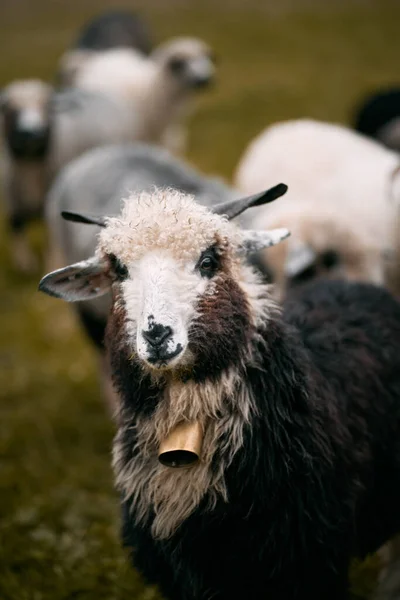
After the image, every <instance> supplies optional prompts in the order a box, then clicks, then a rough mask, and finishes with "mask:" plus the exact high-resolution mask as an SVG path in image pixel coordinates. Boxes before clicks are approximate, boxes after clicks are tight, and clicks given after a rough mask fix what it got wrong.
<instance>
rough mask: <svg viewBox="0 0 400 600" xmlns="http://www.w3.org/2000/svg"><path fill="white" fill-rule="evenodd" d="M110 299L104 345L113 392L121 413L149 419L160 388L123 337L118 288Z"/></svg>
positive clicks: (123, 328) (124, 314) (125, 336)
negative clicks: (128, 412)
mask: <svg viewBox="0 0 400 600" xmlns="http://www.w3.org/2000/svg"><path fill="white" fill-rule="evenodd" d="M112 297H113V303H112V308H111V312H110V316H109V319H108V322H107V327H106V334H105V342H106V352H107V357H108V360H109V363H110V365H111V369H110V370H111V373H112V381H113V385H114V389H115V390H116V392H117V393H118V396H119V399H120V400H121V401H122V404H123V406H124V408H125V409H128V410H130V411H131V412H132V413H134V414H138V413H141V414H142V415H144V416H150V415H151V414H152V413H153V412H154V410H155V408H156V406H157V404H158V401H159V392H160V390H162V388H163V386H162V385H160V384H158V385H157V386H156V385H155V383H154V381H153V380H152V379H151V377H150V375H149V374H147V373H145V372H144V371H143V369H142V367H141V365H140V364H139V362H138V361H137V360H136V358H135V353H134V349H133V348H132V346H131V344H130V343H129V340H128V337H127V332H126V312H125V306H124V302H123V298H122V295H121V293H120V289H119V286H118V285H113V287H112Z"/></svg>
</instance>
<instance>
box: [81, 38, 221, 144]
mask: <svg viewBox="0 0 400 600" xmlns="http://www.w3.org/2000/svg"><path fill="white" fill-rule="evenodd" d="M214 74H215V65H214V62H213V56H212V52H211V49H210V48H209V47H208V46H207V44H205V43H204V42H203V41H201V40H198V39H195V38H175V39H172V40H170V41H168V42H165V43H164V44H162V45H160V46H159V47H158V48H156V49H155V50H154V52H153V53H152V54H151V55H150V57H148V58H147V57H144V56H143V55H141V54H139V53H138V52H135V51H134V50H131V49H128V48H117V49H114V50H109V51H108V52H102V53H99V54H98V55H96V56H94V57H93V59H92V60H90V61H88V62H87V63H85V64H84V65H83V66H82V68H80V69H79V71H78V72H77V75H76V78H75V85H76V86H77V87H78V88H80V89H85V90H89V91H92V92H93V91H95V92H102V93H105V94H107V95H109V96H110V97H112V98H114V99H116V100H118V101H119V102H120V101H122V100H123V101H124V102H125V103H126V104H127V105H128V106H129V107H131V109H132V110H133V111H135V112H136V113H137V114H138V115H139V123H138V127H139V128H138V133H137V139H138V140H142V141H147V142H154V143H157V144H161V145H164V146H166V147H167V148H169V149H170V150H172V151H174V152H183V150H184V148H185V143H186V133H185V131H184V129H183V122H184V120H185V118H186V117H187V114H188V112H189V110H190V107H191V103H192V101H193V96H194V94H195V92H196V91H197V90H198V89H199V88H203V87H205V86H207V85H208V84H209V83H210V82H211V80H212V79H213V77H214Z"/></svg>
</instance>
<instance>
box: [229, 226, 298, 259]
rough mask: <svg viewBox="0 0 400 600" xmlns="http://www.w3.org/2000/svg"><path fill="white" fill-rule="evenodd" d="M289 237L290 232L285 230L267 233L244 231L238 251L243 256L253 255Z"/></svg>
mask: <svg viewBox="0 0 400 600" xmlns="http://www.w3.org/2000/svg"><path fill="white" fill-rule="evenodd" d="M289 235H290V231H289V230H288V229H286V228H280V229H270V230H269V231H262V230H260V231H258V230H257V231H244V232H243V240H242V243H241V244H240V248H239V250H240V252H241V253H243V254H254V253H255V252H258V251H259V250H263V249H264V248H270V247H271V246H275V245H276V244H279V242H282V240H285V239H286V238H287V237H289Z"/></svg>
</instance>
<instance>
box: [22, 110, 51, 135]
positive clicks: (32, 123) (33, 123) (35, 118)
mask: <svg viewBox="0 0 400 600" xmlns="http://www.w3.org/2000/svg"><path fill="white" fill-rule="evenodd" d="M17 124H18V129H20V130H22V131H32V132H34V131H37V130H38V129H39V130H40V129H42V128H43V127H44V126H45V125H46V123H45V119H44V115H43V114H42V113H41V112H40V111H39V110H38V109H36V108H26V109H24V110H22V111H21V112H20V113H19V115H18V122H17Z"/></svg>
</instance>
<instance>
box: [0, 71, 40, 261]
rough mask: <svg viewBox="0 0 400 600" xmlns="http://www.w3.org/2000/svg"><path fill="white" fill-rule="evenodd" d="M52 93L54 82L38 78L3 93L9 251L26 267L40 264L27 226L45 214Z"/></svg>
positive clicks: (0, 117)
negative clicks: (26, 231) (27, 236)
mask: <svg viewBox="0 0 400 600" xmlns="http://www.w3.org/2000/svg"><path fill="white" fill-rule="evenodd" d="M51 96H52V88H51V87H50V86H49V85H47V84H46V83H44V82H42V81H40V80H36V79H28V80H18V81H14V82H12V83H10V84H9V85H7V86H6V87H5V88H3V90H2V92H1V94H0V138H1V139H0V141H1V146H2V148H1V167H2V169H1V170H2V173H1V181H2V185H3V196H4V200H5V210H6V219H7V222H8V225H9V228H10V232H11V235H12V240H11V241H12V248H11V257H12V259H13V260H14V262H15V265H16V267H17V268H19V269H20V270H22V271H32V270H33V269H34V268H35V266H36V259H35V257H34V254H33V253H32V250H31V248H30V247H29V244H28V241H27V238H26V233H25V228H26V226H27V225H28V223H30V222H31V221H32V220H34V219H37V218H40V217H41V215H42V212H43V207H44V200H45V196H46V191H47V186H48V182H49V171H48V162H47V156H48V153H49V147H50V144H51V120H52V119H51V108H50V105H51Z"/></svg>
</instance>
